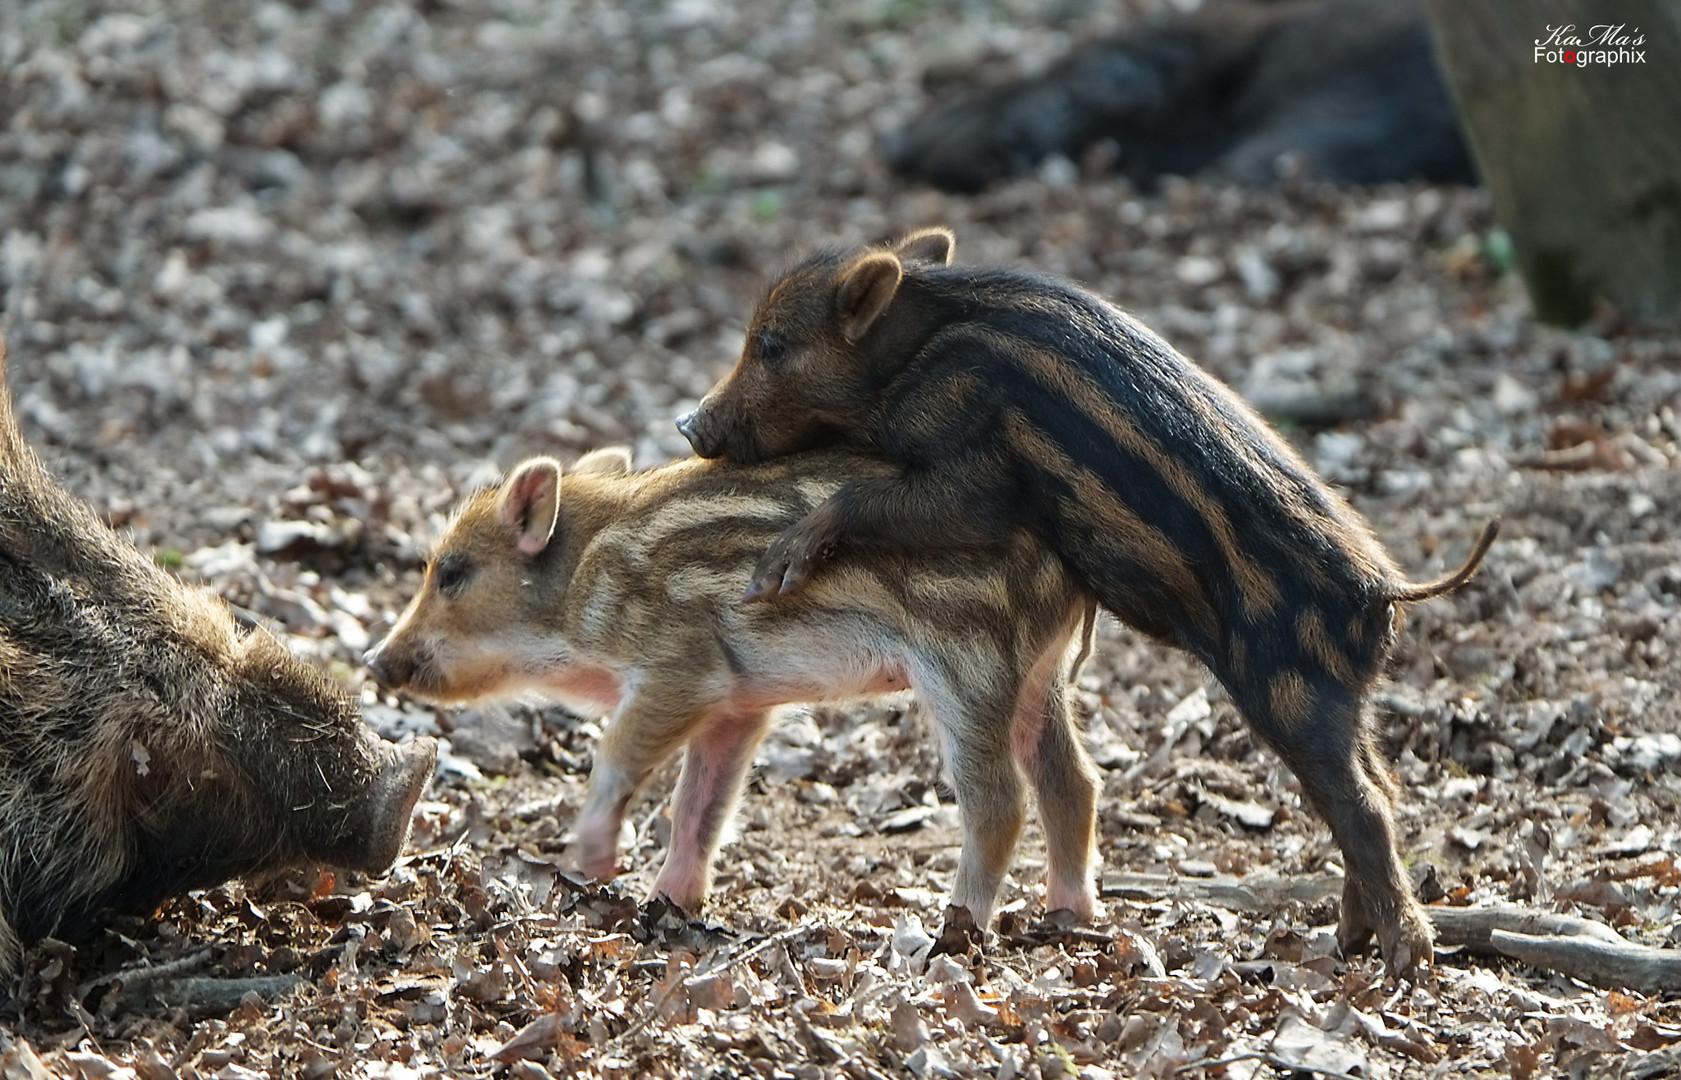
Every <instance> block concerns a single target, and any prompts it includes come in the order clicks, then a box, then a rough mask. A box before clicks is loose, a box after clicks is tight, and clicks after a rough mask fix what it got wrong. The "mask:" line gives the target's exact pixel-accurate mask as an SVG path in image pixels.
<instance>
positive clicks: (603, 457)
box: [572, 446, 630, 476]
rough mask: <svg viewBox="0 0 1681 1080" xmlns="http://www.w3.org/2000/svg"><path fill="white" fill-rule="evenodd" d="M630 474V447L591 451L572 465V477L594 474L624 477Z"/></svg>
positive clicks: (607, 447) (606, 447) (612, 447)
mask: <svg viewBox="0 0 1681 1080" xmlns="http://www.w3.org/2000/svg"><path fill="white" fill-rule="evenodd" d="M628 472H630V447H628V446H603V447H602V448H601V449H599V450H591V451H590V452H589V453H587V454H585V455H584V456H583V457H581V458H579V459H578V460H577V461H576V462H575V463H573V465H572V475H573V476H576V475H578V474H579V473H594V474H595V475H597V476H623V475H625V474H626V473H628Z"/></svg>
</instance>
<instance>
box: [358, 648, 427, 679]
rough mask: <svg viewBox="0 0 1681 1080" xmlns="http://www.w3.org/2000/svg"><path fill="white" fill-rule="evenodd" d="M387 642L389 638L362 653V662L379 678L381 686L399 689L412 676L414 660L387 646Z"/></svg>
mask: <svg viewBox="0 0 1681 1080" xmlns="http://www.w3.org/2000/svg"><path fill="white" fill-rule="evenodd" d="M389 643H390V639H389V638H387V639H386V640H385V641H382V642H380V643H379V644H378V645H376V646H374V647H373V648H371V649H369V650H368V651H367V652H365V653H363V654H362V663H364V664H366V665H368V670H369V671H371V672H372V673H373V676H374V678H375V679H378V680H379V684H380V685H381V686H384V687H387V688H389V689H392V690H401V689H402V688H403V687H405V686H407V685H408V684H409V680H410V679H413V678H414V666H415V665H414V660H413V659H412V658H410V657H407V656H403V655H399V654H398V653H397V652H396V651H395V650H393V649H389V648H387V647H386V646H387V645H388V644H389Z"/></svg>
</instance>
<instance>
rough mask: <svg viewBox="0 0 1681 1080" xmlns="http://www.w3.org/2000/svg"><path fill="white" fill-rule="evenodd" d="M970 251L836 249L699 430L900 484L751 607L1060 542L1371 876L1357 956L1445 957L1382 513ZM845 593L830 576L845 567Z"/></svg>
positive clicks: (804, 533)
mask: <svg viewBox="0 0 1681 1080" xmlns="http://www.w3.org/2000/svg"><path fill="white" fill-rule="evenodd" d="M950 255H951V235H950V233H948V232H945V231H944V230H925V231H924V232H921V233H918V234H914V235H913V236H911V237H908V238H907V239H906V240H904V241H901V242H900V243H899V244H897V245H893V246H888V247H878V248H867V249H861V250H853V251H825V252H820V253H818V254H816V255H814V256H812V257H810V258H808V259H806V260H805V261H804V262H801V263H800V264H798V265H797V266H796V267H795V268H794V269H793V270H791V271H790V272H789V273H787V274H786V275H784V276H783V277H782V278H781V279H780V280H779V281H778V282H776V284H775V285H774V286H773V287H772V288H771V290H770V292H769V293H768V295H767V297H766V299H765V300H764V301H763V302H761V304H760V305H759V307H758V310H757V311H756V312H755V313H754V317H753V320H752V323H751V326H750V328H749V332H748V336H747V344H746V346H745V347H744V349H743V351H742V355H741V358H740V360H739V361H738V362H737V364H736V366H735V368H734V370H733V371H731V372H730V374H729V375H728V377H726V378H725V379H724V381H723V382H721V383H720V384H719V385H718V386H717V387H716V388H714V389H713V391H712V392H711V393H709V394H708V395H707V396H706V399H705V400H704V401H703V402H702V403H701V406H700V408H699V409H697V410H696V411H695V412H694V413H692V414H690V415H688V416H685V417H683V418H682V419H681V420H679V422H678V426H679V428H680V429H682V430H683V432H684V434H685V435H687V436H688V437H689V440H690V442H691V443H692V444H693V445H694V447H695V449H696V451H697V452H699V453H700V454H701V455H702V456H707V457H718V456H722V457H725V458H728V459H731V460H735V461H741V462H757V461H764V460H767V459H774V458H776V457H779V456H780V455H782V454H786V453H790V452H792V451H796V450H802V449H807V448H811V447H815V446H823V445H831V444H834V445H842V446H847V447H849V448H852V449H856V450H859V451H862V452H865V453H869V454H871V455H872V456H876V457H879V458H881V459H884V460H885V461H887V462H891V463H893V464H894V465H896V466H897V468H896V470H895V471H894V472H893V473H892V474H890V475H888V476H885V477H870V478H868V479H860V480H855V481H853V482H851V483H848V484H847V485H846V486H845V487H843V488H842V489H841V490H840V491H839V492H837V493H836V494H835V496H833V497H832V498H830V499H829V500H828V501H827V502H825V503H824V504H823V505H821V506H819V507H818V508H817V509H816V510H815V511H814V512H813V513H812V514H810V515H809V516H807V517H806V518H805V519H804V520H802V521H801V522H800V523H799V524H798V525H796V526H795V527H794V528H792V529H789V530H787V531H785V532H784V533H783V534H782V535H780V536H779V537H778V538H777V539H776V540H775V541H774V542H773V543H772V544H771V545H770V547H769V548H768V549H767V551H766V553H765V555H764V557H763V558H762V559H761V561H760V563H759V565H758V567H757V569H756V571H755V575H754V580H753V584H752V585H751V586H750V588H749V593H748V597H749V599H756V598H762V597H770V596H783V597H786V596H789V595H795V594H797V593H798V591H799V590H800V589H802V588H804V587H806V585H807V582H808V581H810V582H818V581H821V580H822V576H821V575H819V576H817V577H813V571H814V570H815V568H816V567H817V566H818V565H819V564H820V563H821V562H822V561H823V559H824V558H825V557H826V555H827V554H828V553H830V552H833V551H840V552H852V553H855V554H858V555H862V554H863V553H869V554H870V556H872V557H874V556H877V555H879V554H881V553H885V552H903V551H905V550H907V549H908V548H912V547H915V548H920V549H927V548H932V547H946V548H962V547H964V546H965V545H970V544H984V543H986V542H987V541H988V539H989V538H990V537H993V536H996V535H998V534H1000V533H1001V532H1008V531H1009V530H1012V529H1016V528H1021V527H1027V528H1031V529H1033V530H1035V531H1036V532H1037V533H1038V534H1039V535H1040V536H1041V537H1042V538H1043V539H1044V540H1045V541H1046V542H1047V543H1048V544H1050V545H1051V546H1052V547H1053V548H1054V549H1055V550H1056V551H1057V552H1058V553H1059V554H1060V555H1061V556H1062V557H1063V559H1064V560H1066V562H1067V563H1068V565H1069V566H1070V567H1071V568H1072V569H1073V570H1074V571H1075V572H1076V574H1077V575H1078V576H1079V577H1080V578H1081V579H1083V581H1084V582H1085V583H1086V585H1087V586H1088V587H1089V588H1090V589H1091V590H1092V592H1093V593H1094V594H1095V595H1096V597H1097V599H1098V601H1099V602H1100V603H1101V604H1103V606H1105V607H1107V608H1109V609H1110V610H1111V611H1113V612H1114V613H1115V614H1116V615H1117V616H1119V617H1120V618H1121V619H1123V620H1124V621H1126V622H1127V623H1129V624H1130V625H1132V626H1134V627H1136V628H1138V629H1140V630H1143V631H1145V632H1146V633H1148V634H1151V635H1152V636H1154V637H1157V638H1159V639H1161V640H1163V641H1166V642H1169V643H1171V644H1175V645H1179V646H1181V647H1183V648H1185V649H1187V650H1189V651H1190V652H1191V653H1193V654H1194V655H1196V656H1197V657H1198V658H1200V659H1201V660H1202V661H1203V662H1204V663H1206V664H1207V665H1208V666H1209V668H1210V669H1211V670H1212V671H1213V672H1214V674H1215V675H1216V676H1217V677H1218V678H1219V679H1220V681H1221V682H1222V683H1223V684H1224V685H1225V686H1226V687H1227V688H1228V689H1229V690H1230V691H1231V694H1232V697H1233V700H1235V701H1236V702H1237V704H1238V707H1239V708H1240V709H1241V710H1242V711H1243V713H1244V715H1245V717H1247V719H1248V720H1249V722H1250V723H1251V724H1252V725H1253V726H1254V727H1255V729H1256V730H1257V731H1258V732H1259V733H1260V734H1261V736H1262V737H1263V738H1264V739H1265V740H1266V741H1267V742H1268V743H1269V744H1270V745H1271V746H1273V747H1274V748H1275V749H1276V750H1277V751H1278V752H1279V754H1280V755H1281V756H1282V757H1283V758H1284V759H1285V761H1286V762H1287V763H1288V764H1289V765H1290V766H1291V767H1292V768H1293V769H1295V770H1296V773H1297V775H1298V776H1299V777H1300V778H1301V780H1302V782H1303V786H1304V788H1305V790H1306V792H1307V795H1308V798H1309V800H1310V802H1312V803H1313V805H1314V806H1315V807H1316V808H1317V809H1318V810H1319V811H1320V812H1321V813H1322V814H1323V815H1324V816H1325V817H1326V818H1327V819H1328V820H1329V822H1330V824H1331V828H1332V831H1333V833H1334V834H1335V836H1336V838H1337V841H1338V843H1339V844H1340V845H1341V847H1342V850H1343V853H1344V856H1345V859H1346V861H1347V864H1348V873H1349V886H1348V889H1347V892H1346V894H1345V898H1344V905H1343V919H1342V927H1341V933H1342V940H1343V942H1344V944H1345V946H1348V947H1353V946H1355V945H1357V944H1361V943H1363V942H1364V941H1365V940H1366V939H1367V938H1368V937H1369V936H1370V935H1371V933H1372V932H1374V931H1375V932H1376V933H1377V936H1378V938H1379V940H1380V945H1381V946H1382V949H1383V952H1384V955H1385V956H1386V957H1387V958H1388V959H1389V960H1390V961H1391V962H1392V963H1394V964H1395V965H1397V966H1398V967H1401V968H1403V969H1404V968H1408V967H1410V966H1411V965H1412V964H1414V963H1415V962H1418V961H1420V960H1425V959H1427V958H1428V956H1429V954H1430V948H1431V937H1430V931H1429V927H1428V924H1427V922H1426V921H1425V919H1424V915H1423V912H1422V911H1421V910H1420V909H1419V906H1418V903H1417V901H1416V900H1414V899H1413V897H1412V895H1411V893H1410V891H1409V890H1408V888H1407V885H1406V881H1405V879H1404V875H1403V872H1402V868H1401V862H1400V857H1399V855H1398V853H1397V851H1396V845H1395V839H1394V825H1393V820H1392V811H1391V806H1392V801H1393V794H1392V792H1391V782H1390V780H1389V778H1388V771H1387V769H1386V768H1385V767H1384V766H1383V764H1382V762H1381V761H1380V760H1379V757H1378V755H1377V752H1376V750H1375V749H1374V746H1373V743H1372V735H1371V730H1370V723H1369V721H1368V718H1367V712H1366V709H1367V700H1368V697H1369V692H1370V687H1371V685H1372V682H1373V680H1374V679H1375V678H1376V677H1377V676H1378V674H1379V673H1380V671H1381V669H1382V666H1383V663H1384V659H1385V657H1386V655H1387V651H1388V649H1389V647H1390V643H1391V626H1392V623H1393V617H1394V611H1393V605H1394V604H1395V603H1396V602H1397V601H1402V600H1418V599H1424V598H1426V597H1428V596H1432V595H1435V594H1437V593H1440V592H1444V591H1446V590H1448V589H1451V588H1455V587H1457V586H1458V585H1460V584H1463V583H1464V581H1466V580H1468V579H1469V577H1470V575H1471V573H1472V572H1473V571H1474V570H1475V567H1476V565H1477V563H1478V561H1479V560H1480V559H1481V558H1482V556H1483V553H1484V552H1486V550H1487V548H1488V545H1489V543H1490V542H1491V541H1492V539H1493V535H1494V527H1493V526H1490V528H1489V529H1488V530H1485V532H1484V535H1483V537H1482V538H1481V539H1480V540H1479V541H1478V544H1477V546H1476V547H1475V549H1474V550H1473V552H1472V554H1471V557H1470V558H1469V559H1468V560H1467V562H1466V564H1465V566H1464V567H1463V568H1461V570H1460V571H1458V572H1457V573H1456V574H1454V575H1452V576H1450V577H1449V578H1445V579H1443V580H1441V581H1438V582H1430V583H1426V584H1422V585H1414V584H1411V583H1408V582H1407V581H1405V580H1404V579H1403V578H1402V576H1401V573H1400V571H1399V569H1398V568H1397V567H1396V565H1395V563H1394V562H1393V561H1392V560H1391V558H1390V556H1389V554H1388V553H1387V552H1386V551H1385V550H1384V549H1383V547H1382V545H1381V544H1379V543H1378V541H1377V539H1376V538H1375V537H1374V536H1373V534H1372V532H1371V530H1370V528H1369V527H1368V526H1367V525H1366V523H1365V521H1363V520H1362V519H1361V518H1360V517H1359V515H1358V514H1356V513H1355V512H1354V510H1353V509H1352V508H1351V507H1349V506H1348V504H1347V503H1346V502H1344V501H1343V500H1342V499H1341V498H1340V497H1338V496H1337V495H1336V494H1335V493H1334V492H1332V491H1331V490H1330V489H1329V488H1328V487H1327V486H1326V485H1325V484H1324V483H1323V482H1322V481H1321V480H1320V479H1319V478H1318V477H1317V476H1315V475H1314V473H1313V472H1312V470H1311V469H1309V467H1308V466H1307V465H1306V463H1304V462H1303V461H1302V460H1301V458H1300V457H1299V456H1297V454H1296V453H1295V452H1294V451H1293V450H1292V449H1291V448H1290V446H1289V445H1288V444H1287V443H1285V441H1284V440H1283V439H1282V438H1280V437H1279V436H1278V434H1277V433H1276V432H1274V431H1273V430H1272V428H1270V427H1269V426H1268V425H1267V424H1266V423H1265V421H1263V420H1262V419H1261V418H1260V417H1259V416H1258V415H1256V414H1255V413H1254V412H1253V411H1252V410H1251V409H1250V408H1249V407H1248V406H1247V405H1245V404H1244V403H1243V402H1242V401H1240V400H1239V399H1238V397H1237V396H1236V395H1235V394H1233V393H1232V392H1231V391H1230V390H1228V389H1227V388H1226V387H1225V386H1224V385H1222V384H1221V383H1219V382H1218V381H1217V380H1215V379H1214V378H1212V377H1211V376H1209V375H1208V374H1207V373H1205V372H1203V371H1202V370H1201V369H1200V368H1198V367H1197V366H1196V365H1194V364H1192V363H1191V362H1190V361H1188V360H1186V359H1185V358H1184V357H1182V356H1180V355H1179V353H1177V352H1175V351H1174V349H1173V348H1172V347H1171V346H1169V345H1168V344H1167V343H1166V342H1165V341H1163V340H1162V339H1161V338H1160V337H1158V336H1156V335H1155V334H1153V333H1151V332H1150V331H1149V330H1148V329H1146V328H1145V327H1144V326H1143V325H1142V324H1140V323H1138V322H1137V321H1136V320H1134V319H1132V318H1131V317H1130V316H1128V315H1126V314H1125V313H1123V312H1121V311H1119V310H1117V309H1116V308H1114V307H1112V306H1111V305H1109V304H1107V303H1105V302H1104V301H1102V300H1100V299H1098V298H1097V297H1095V296H1093V295H1092V294H1090V293H1089V292H1086V291H1085V290H1083V289H1080V288H1079V287H1077V286H1075V285H1073V284H1071V283H1069V282H1067V281H1062V280H1059V279H1055V278H1050V277H1045V276H1040V275H1035V274H1030V273H1026V272H1023V271H1018V270H1012V269H1005V268H996V267H954V266H951V265H950ZM825 573H827V571H825Z"/></svg>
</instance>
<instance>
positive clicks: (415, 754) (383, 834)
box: [348, 736, 438, 874]
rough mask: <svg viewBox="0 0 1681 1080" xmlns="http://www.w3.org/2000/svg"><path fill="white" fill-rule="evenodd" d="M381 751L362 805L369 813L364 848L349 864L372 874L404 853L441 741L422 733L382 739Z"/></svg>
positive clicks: (382, 871)
mask: <svg viewBox="0 0 1681 1080" xmlns="http://www.w3.org/2000/svg"><path fill="white" fill-rule="evenodd" d="M377 753H378V755H379V767H378V768H379V771H378V774H377V776H376V777H375V779H374V782H373V784H372V785H371V786H370V787H369V789H368V792H367V795H366V797H365V799H364V802H363V805H362V812H363V814H365V815H366V821H365V828H366V833H365V835H364V840H363V844H362V850H361V851H360V852H359V853H358V854H357V856H356V858H355V859H354V860H353V863H352V865H350V866H349V867H348V869H351V870H361V871H363V872H364V873H369V874H380V873H384V872H385V870H386V869H387V868H388V867H390V865H391V864H392V863H394V862H396V861H397V856H398V855H401V854H402V852H403V844H404V843H405V842H406V841H407V840H408V836H409V818H410V817H411V816H412V815H413V814H414V804H415V803H417V802H419V801H420V793H421V792H422V791H424V790H425V789H426V784H427V782H428V781H430V780H431V779H432V772H433V770H434V769H435V768H436V767H437V764H438V744H437V742H436V741H434V740H433V739H431V738H430V737H427V736H421V737H419V738H416V739H415V740H414V741H413V742H407V743H403V744H401V745H392V744H391V743H382V744H381V745H380V746H379V747H378V748H377Z"/></svg>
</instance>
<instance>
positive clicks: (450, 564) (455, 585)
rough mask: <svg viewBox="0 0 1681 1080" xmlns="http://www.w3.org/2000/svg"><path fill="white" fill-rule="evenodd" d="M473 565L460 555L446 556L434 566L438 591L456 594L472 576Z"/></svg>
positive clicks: (433, 570) (433, 571)
mask: <svg viewBox="0 0 1681 1080" xmlns="http://www.w3.org/2000/svg"><path fill="white" fill-rule="evenodd" d="M472 572H473V564H472V563H470V562H468V561H467V560H466V559H464V558H462V557H461V556H459V555H445V556H443V557H442V558H440V559H439V560H438V561H437V562H436V563H434V564H433V566H432V573H433V574H434V575H436V579H437V582H438V591H439V592H444V593H449V592H455V591H456V590H457V589H459V588H461V586H462V585H464V584H466V583H467V578H468V577H470V576H471V575H472Z"/></svg>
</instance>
